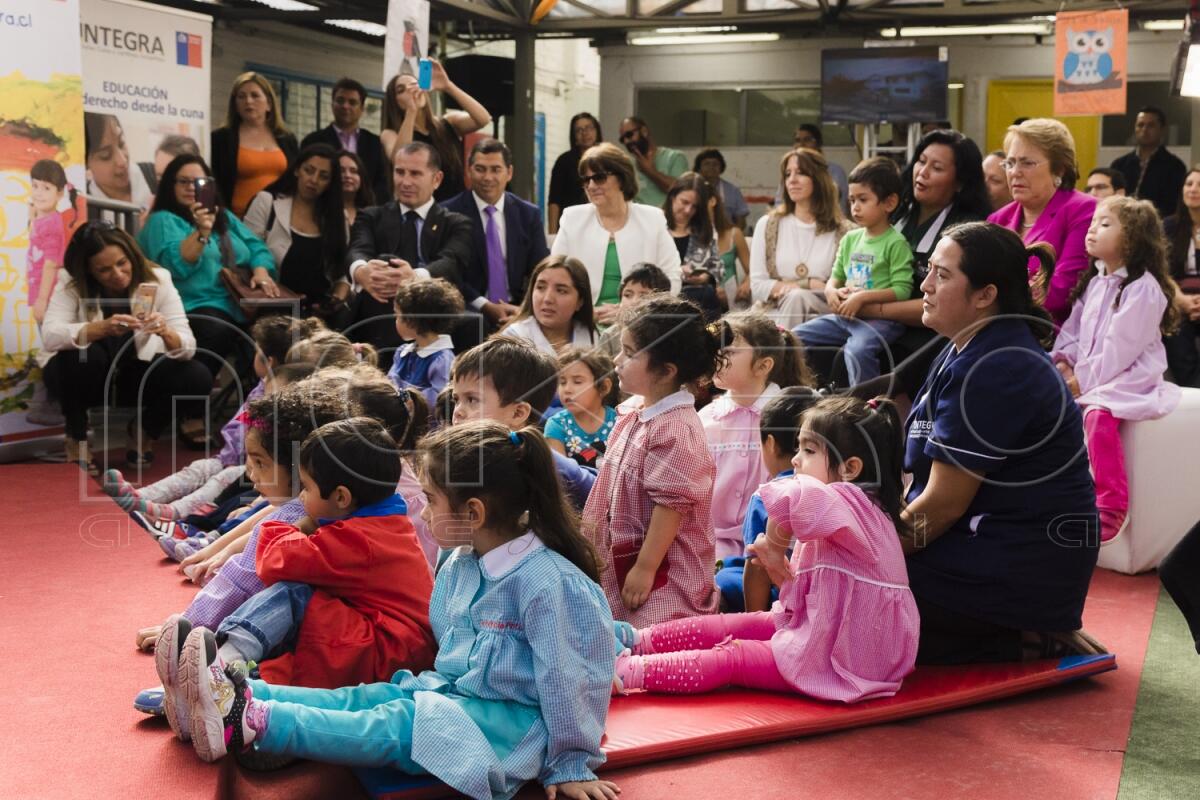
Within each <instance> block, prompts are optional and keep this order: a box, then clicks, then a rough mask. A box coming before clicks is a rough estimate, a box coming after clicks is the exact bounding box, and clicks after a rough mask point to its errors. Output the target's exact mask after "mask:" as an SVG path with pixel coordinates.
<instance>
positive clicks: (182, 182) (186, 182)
mask: <svg viewBox="0 0 1200 800" xmlns="http://www.w3.org/2000/svg"><path fill="white" fill-rule="evenodd" d="M195 182H196V179H195V178H176V179H175V185H176V186H191V185H193V184H194V183H195Z"/></svg>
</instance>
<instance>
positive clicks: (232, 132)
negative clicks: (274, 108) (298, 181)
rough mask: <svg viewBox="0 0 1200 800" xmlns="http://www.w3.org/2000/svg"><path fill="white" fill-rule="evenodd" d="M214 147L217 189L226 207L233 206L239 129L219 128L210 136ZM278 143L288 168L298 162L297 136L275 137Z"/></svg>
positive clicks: (287, 134) (213, 162) (213, 165)
mask: <svg viewBox="0 0 1200 800" xmlns="http://www.w3.org/2000/svg"><path fill="white" fill-rule="evenodd" d="M210 141H211V143H212V149H211V150H210V151H209V152H210V153H211V154H212V163H211V164H210V165H209V166H211V167H212V172H213V177H214V178H216V179H217V191H219V192H220V193H221V203H222V205H224V206H225V208H231V207H232V206H233V187H234V186H235V185H236V184H237V157H238V129H237V128H217V129H216V130H215V131H213V132H212V136H211V137H210ZM275 142H276V144H278V145H279V149H280V150H282V151H283V154H284V155H285V156H287V161H288V169H291V168H292V166H293V165H294V164H295V163H296V156H297V155H298V154H299V153H300V148H299V147H298V146H297V145H296V137H295V136H292V135H291V134H290V133H285V134H283V135H282V136H276V137H275Z"/></svg>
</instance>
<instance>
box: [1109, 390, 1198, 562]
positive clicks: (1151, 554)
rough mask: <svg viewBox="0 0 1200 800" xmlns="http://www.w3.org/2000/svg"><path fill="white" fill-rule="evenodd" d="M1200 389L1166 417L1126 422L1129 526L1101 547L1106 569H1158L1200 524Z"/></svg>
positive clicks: (1185, 392)
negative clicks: (1198, 449)
mask: <svg viewBox="0 0 1200 800" xmlns="http://www.w3.org/2000/svg"><path fill="white" fill-rule="evenodd" d="M1198 441H1200V389H1184V390H1183V398H1182V399H1181V400H1180V401H1179V406H1178V408H1176V409H1175V410H1174V411H1172V412H1171V413H1170V414H1168V415H1167V416H1165V417H1162V418H1161V419H1152V420H1142V421H1139V422H1130V421H1126V422H1122V423H1121V442H1122V444H1124V445H1125V471H1126V472H1127V473H1128V475H1129V524H1128V525H1126V526H1125V530H1123V531H1122V532H1121V533H1120V534H1118V535H1117V536H1116V537H1115V538H1113V539H1111V540H1110V541H1108V542H1106V543H1105V544H1104V545H1102V546H1101V548H1100V561H1099V564H1100V566H1101V567H1104V568H1106V569H1112V570H1116V571H1117V572H1124V573H1127V574H1130V575H1132V574H1134V573H1138V572H1145V571H1146V570H1150V569H1154V568H1155V567H1157V566H1158V562H1159V561H1162V559H1163V557H1164V556H1166V554H1167V553H1169V552H1171V548H1172V547H1174V546H1175V545H1176V544H1177V543H1178V542H1179V540H1180V539H1182V538H1183V535H1184V534H1185V533H1187V532H1188V530H1190V529H1191V527H1192V526H1193V525H1195V524H1196V522H1197V521H1200V485H1198V484H1197V476H1200V457H1198V456H1197V447H1196V444H1197V442H1198Z"/></svg>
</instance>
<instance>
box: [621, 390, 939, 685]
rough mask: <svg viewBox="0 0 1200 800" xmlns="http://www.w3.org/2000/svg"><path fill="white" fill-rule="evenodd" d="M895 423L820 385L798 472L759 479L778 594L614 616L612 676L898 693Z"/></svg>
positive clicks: (903, 645) (908, 659)
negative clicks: (752, 603)
mask: <svg viewBox="0 0 1200 800" xmlns="http://www.w3.org/2000/svg"><path fill="white" fill-rule="evenodd" d="M901 431H902V425H901V422H900V417H899V415H898V414H897V413H896V407H895V406H894V405H892V404H891V403H890V402H888V401H887V400H872V401H870V402H864V401H862V400H858V399H855V398H849V397H836V398H827V399H825V400H822V401H821V402H820V403H818V404H817V405H815V406H813V407H812V408H810V409H809V410H808V411H806V412H805V413H804V417H803V423H802V425H801V428H800V449H799V451H798V452H797V454H796V457H795V458H794V459H793V460H792V464H793V466H794V467H795V469H796V477H795V478H794V479H790V480H789V479H784V480H778V481H772V482H771V483H767V484H764V485H763V486H762V487H760V488H759V490H758V491H759V495H760V496H761V497H762V500H763V503H764V505H765V507H766V511H767V517H768V522H767V532H766V533H765V534H761V535H759V537H758V539H757V540H756V541H755V542H754V544H753V545H751V547H750V552H751V553H752V555H753V556H754V557H755V558H757V559H758V560H759V561H760V563H761V564H762V566H763V567H764V568H765V569H766V570H767V573H768V574H769V575H770V576H771V579H772V582H774V583H777V584H778V585H779V587H780V589H779V601H778V602H777V603H776V604H775V606H774V608H773V609H772V610H771V611H760V612H753V613H747V614H715V615H709V616H701V617H694V618H691V619H680V620H675V621H673V622H667V623H663V624H658V625H653V626H651V627H649V628H645V629H642V630H635V629H634V628H633V627H632V626H629V625H627V624H625V623H622V622H617V623H616V632H617V638H618V639H619V640H620V641H621V643H622V644H624V645H625V646H626V647H628V648H630V649H629V650H625V651H624V652H623V653H622V654H621V655H620V656H619V657H618V658H617V665H616V680H615V681H614V688H616V689H617V690H618V691H623V690H630V689H645V690H648V691H654V692H670V693H695V692H707V691H712V690H713V689H719V688H722V687H725V686H744V687H747V688H751V689H766V690H771V691H781V692H798V693H800V694H805V695H808V696H810V697H816V698H819V699H821V700H833V701H840V702H843V703H854V702H858V701H860V700H867V699H870V698H875V697H889V696H891V695H893V694H895V693H896V692H897V691H898V690H899V688H900V684H901V682H902V681H903V679H904V677H905V676H906V675H908V673H909V672H911V671H912V669H913V665H914V663H915V662H916V657H917V640H918V634H919V630H920V624H919V619H918V615H917V606H916V602H915V601H914V600H913V595H912V592H911V591H910V590H909V587H908V572H907V569H906V568H905V563H904V554H903V552H902V551H901V549H900V539H899V536H897V530H898V529H901V528H904V527H905V524H906V523H905V522H904V521H903V520H902V519H901V516H900V510H901V506H902V497H903V492H902V486H901V480H900V465H901V454H902V450H901V445H902V441H903V440H902V434H901ZM793 537H794V538H795V539H796V547H795V549H794V551H793V552H792V557H791V562H790V564H789V563H788V561H787V559H786V557H785V555H784V553H785V551H786V549H787V547H788V545H789V543H790V542H791V540H792V538H793ZM618 646H620V645H618Z"/></svg>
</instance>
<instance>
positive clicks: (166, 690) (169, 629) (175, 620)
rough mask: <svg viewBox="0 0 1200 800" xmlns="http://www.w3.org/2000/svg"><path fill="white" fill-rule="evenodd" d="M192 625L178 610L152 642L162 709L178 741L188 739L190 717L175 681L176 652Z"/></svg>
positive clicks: (176, 668)
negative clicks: (161, 686)
mask: <svg viewBox="0 0 1200 800" xmlns="http://www.w3.org/2000/svg"><path fill="white" fill-rule="evenodd" d="M191 632H192V625H191V623H190V622H188V621H187V620H186V619H184V618H183V617H182V616H180V615H179V614H172V615H171V616H170V617H168V618H167V621H166V622H165V623H163V628H162V633H160V634H159V635H158V641H157V642H156V643H155V645H154V668H155V669H156V670H158V679H159V680H160V681H162V685H163V712H164V713H165V714H166V715H167V722H168V723H169V724H170V726H171V730H172V731H174V733H175V735H176V736H178V737H179V739H180V740H181V741H184V742H186V741H188V740H189V739H191V738H192V737H191V724H190V723H191V720H189V719H188V706H187V699H186V698H185V697H184V695H183V691H182V690H181V688H180V684H179V656H180V653H181V652H182V651H183V643H184V640H185V639H187V637H188V634H190V633H191Z"/></svg>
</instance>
